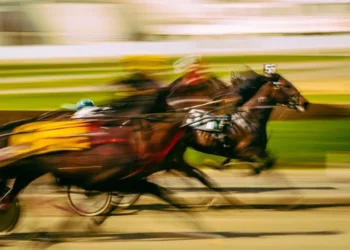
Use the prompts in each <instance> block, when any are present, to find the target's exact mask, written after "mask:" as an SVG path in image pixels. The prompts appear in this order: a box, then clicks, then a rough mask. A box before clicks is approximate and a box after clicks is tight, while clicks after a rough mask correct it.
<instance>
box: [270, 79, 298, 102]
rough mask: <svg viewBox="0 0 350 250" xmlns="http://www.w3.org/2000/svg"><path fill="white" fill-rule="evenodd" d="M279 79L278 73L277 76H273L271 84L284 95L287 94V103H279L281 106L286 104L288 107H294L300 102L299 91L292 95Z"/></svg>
mask: <svg viewBox="0 0 350 250" xmlns="http://www.w3.org/2000/svg"><path fill="white" fill-rule="evenodd" d="M279 79H280V76H279V75H277V77H273V79H272V84H273V85H274V87H275V89H279V90H280V91H282V92H283V93H284V94H285V95H286V96H288V104H287V105H281V106H287V107H288V108H293V109H296V108H297V106H298V104H299V102H300V97H301V94H300V92H299V91H297V92H296V93H295V94H293V95H291V94H289V93H287V91H286V90H285V86H284V85H283V84H281V83H280V82H279ZM276 80H277V81H276Z"/></svg>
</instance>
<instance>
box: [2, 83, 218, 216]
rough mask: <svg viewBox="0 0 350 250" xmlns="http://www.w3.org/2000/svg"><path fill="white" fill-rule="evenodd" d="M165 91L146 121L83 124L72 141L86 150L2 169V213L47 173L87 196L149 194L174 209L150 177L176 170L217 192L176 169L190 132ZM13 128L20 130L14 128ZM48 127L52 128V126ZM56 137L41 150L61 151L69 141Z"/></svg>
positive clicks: (51, 154) (172, 201)
mask: <svg viewBox="0 0 350 250" xmlns="http://www.w3.org/2000/svg"><path fill="white" fill-rule="evenodd" d="M168 91H169V90H162V91H159V94H158V96H157V98H156V102H155V103H154V105H153V106H150V108H152V107H153V110H152V112H150V113H151V114H149V115H147V116H143V117H127V118H123V117H121V118H119V119H117V118H115V117H113V118H112V119H109V118H110V117H104V118H103V119H102V120H101V119H98V120H95V119H94V120H81V122H82V124H83V126H85V127H84V128H87V130H88V131H89V132H87V133H86V134H80V135H76V136H78V137H79V140H80V142H81V143H83V144H84V145H88V147H87V148H85V149H84V148H82V149H81V150H73V151H72V150H69V147H68V149H67V150H66V151H64V149H62V148H61V149H60V150H57V151H55V150H52V151H49V150H48V151H46V152H45V153H40V152H39V153H36V154H34V155H31V156H27V157H25V158H23V159H20V160H18V161H15V162H12V163H9V164H7V165H4V166H2V167H0V178H1V181H2V183H0V184H1V187H2V189H3V190H2V194H3V197H2V198H1V202H0V204H1V206H0V207H1V209H2V210H6V209H7V208H8V206H9V204H11V203H12V202H14V201H15V198H16V197H17V195H18V194H19V192H20V191H21V190H23V189H24V188H25V187H26V186H28V185H29V184H30V183H31V182H32V181H34V180H35V179H36V178H38V177H40V176H42V175H45V174H47V173H51V174H53V175H54V176H55V177H57V178H59V179H60V180H61V184H66V185H74V186H79V187H81V188H84V189H86V190H95V191H102V192H111V191H115V192H123V193H141V194H145V193H149V194H153V195H155V196H157V197H159V198H161V199H162V200H165V201H167V202H168V203H170V204H171V205H173V206H175V207H178V208H181V207H183V205H181V202H179V201H178V200H175V199H174V198H173V197H172V196H171V195H170V194H171V192H170V191H169V190H167V189H165V188H162V187H160V186H158V185H156V184H154V183H152V182H149V181H148V180H147V177H148V176H150V175H151V174H153V173H155V172H158V171H163V170H168V169H172V168H174V169H179V170H180V171H184V172H185V173H186V174H187V175H188V176H191V177H195V178H197V179H198V180H199V181H201V182H203V183H204V184H205V185H207V186H208V187H209V188H211V189H213V190H215V191H221V189H219V188H218V187H217V186H216V185H215V184H214V183H213V182H212V181H211V180H210V179H209V177H208V176H206V175H205V174H204V173H203V172H201V171H200V170H197V169H195V168H193V167H190V166H188V167H186V168H183V167H180V168H179V167H178V163H181V161H182V158H183V153H184V152H185V150H186V146H187V145H186V144H185V143H184V142H185V141H186V140H187V138H186V135H190V134H188V133H186V131H187V130H188V128H181V127H180V125H181V124H182V123H183V118H184V114H182V113H175V112H170V111H171V108H170V107H169V106H167V105H166V102H165V100H166V96H167V95H168V93H169V92H168ZM166 111H168V113H166ZM152 113H153V114H152ZM51 122H52V121H51ZM14 124H15V128H16V130H18V124H16V123H14ZM24 125H27V124H24ZM29 125H31V126H32V127H34V130H33V131H32V132H31V133H30V135H31V136H37V135H38V134H37V133H39V134H40V133H41V132H42V131H39V130H38V128H37V127H36V126H39V125H36V123H33V124H31V123H29ZM48 125H49V126H54V125H55V123H48ZM68 129H70V128H69V127H68ZM12 131H13V128H11V127H10V126H9V125H8V127H7V131H3V132H4V134H5V132H12ZM56 133H60V132H56ZM16 136H21V134H19V135H17V134H14V135H13V134H12V135H6V136H2V137H1V138H0V143H1V145H0V146H1V147H6V146H8V144H9V141H10V140H11V138H12V139H13V137H16ZM60 136H62V135H61V133H60V134H55V136H54V139H55V140H56V141H55V143H53V144H52V145H47V147H45V148H44V150H46V149H47V148H51V147H59V146H60V145H61V144H65V143H66V140H67V139H69V138H70V137H69V136H68V137H60ZM71 136H74V134H72V135H71ZM46 139H48V138H42V139H38V140H33V142H35V143H39V144H40V143H44V142H45V140H46ZM50 139H52V138H50ZM49 141H50V140H49ZM73 147H74V145H73ZM9 179H15V182H14V185H13V187H12V189H11V190H10V191H9V192H7V191H8V188H7V187H6V185H5V184H6V182H7V180H9ZM4 193H6V194H5V195H4Z"/></svg>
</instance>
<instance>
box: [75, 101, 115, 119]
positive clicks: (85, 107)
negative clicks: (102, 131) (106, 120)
mask: <svg viewBox="0 0 350 250" xmlns="http://www.w3.org/2000/svg"><path fill="white" fill-rule="evenodd" d="M75 109H76V110H77V111H76V112H75V113H74V114H73V115H72V117H71V118H73V119H79V118H85V117H99V116H103V114H102V113H99V112H98V111H102V110H107V109H110V108H108V107H105V108H101V107H97V106H96V105H95V103H94V102H93V101H91V100H90V99H83V100H80V101H79V102H78V103H77V105H76V107H75Z"/></svg>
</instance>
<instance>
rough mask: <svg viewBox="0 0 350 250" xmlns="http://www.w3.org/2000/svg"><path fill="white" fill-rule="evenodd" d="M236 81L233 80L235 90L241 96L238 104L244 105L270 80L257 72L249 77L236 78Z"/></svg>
mask: <svg viewBox="0 0 350 250" xmlns="http://www.w3.org/2000/svg"><path fill="white" fill-rule="evenodd" d="M234 81H235V82H233V81H232V80H231V83H232V85H233V92H234V93H236V94H237V95H240V96H241V100H240V101H239V103H238V105H239V106H240V105H243V104H244V103H246V102H247V101H248V100H249V99H250V98H252V97H253V96H254V95H255V94H256V92H257V91H258V90H259V89H260V88H261V87H262V86H263V85H264V84H265V83H266V82H267V81H268V79H267V78H266V77H265V76H264V75H260V74H255V75H254V76H251V77H248V78H243V77H242V78H240V77H238V78H236V79H234Z"/></svg>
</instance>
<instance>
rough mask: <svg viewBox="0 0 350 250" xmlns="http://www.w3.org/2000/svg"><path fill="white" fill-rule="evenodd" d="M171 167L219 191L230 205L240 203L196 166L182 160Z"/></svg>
mask: <svg viewBox="0 0 350 250" xmlns="http://www.w3.org/2000/svg"><path fill="white" fill-rule="evenodd" d="M179 166H180V167H179ZM173 169H174V170H178V171H180V172H182V173H184V174H186V175H187V176H188V177H192V178H195V179H197V180H198V181H200V182H201V183H202V184H203V185H205V186H206V187H208V188H209V189H211V190H213V191H214V192H217V193H219V194H220V195H221V196H222V197H223V198H224V199H225V200H226V201H227V202H228V203H229V204H231V205H234V204H235V205H236V204H242V202H240V201H239V200H238V199H236V198H233V197H232V195H231V194H230V193H229V192H227V191H226V190H225V189H223V188H221V187H219V186H218V185H217V184H216V183H215V182H214V181H213V180H212V179H211V178H210V177H209V176H208V175H207V174H205V173H204V172H203V171H201V170H199V169H197V168H194V167H192V166H190V165H188V164H187V163H186V162H185V161H182V162H181V164H179V165H174V168H173ZM208 205H210V204H208Z"/></svg>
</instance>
